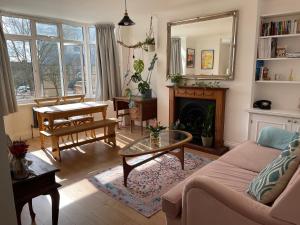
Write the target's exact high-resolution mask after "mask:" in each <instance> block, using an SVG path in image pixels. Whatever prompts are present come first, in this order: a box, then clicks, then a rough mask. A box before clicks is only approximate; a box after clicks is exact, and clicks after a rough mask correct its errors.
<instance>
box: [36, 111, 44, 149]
mask: <svg viewBox="0 0 300 225" xmlns="http://www.w3.org/2000/svg"><path fill="white" fill-rule="evenodd" d="M37 119H38V124H39V131H42V130H44V126H43V118H42V117H41V115H40V114H39V113H37ZM40 142H41V149H45V137H44V135H42V134H41V133H40Z"/></svg>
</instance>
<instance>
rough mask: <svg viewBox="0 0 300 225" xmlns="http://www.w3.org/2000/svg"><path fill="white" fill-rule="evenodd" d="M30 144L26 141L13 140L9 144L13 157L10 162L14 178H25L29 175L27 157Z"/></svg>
mask: <svg viewBox="0 0 300 225" xmlns="http://www.w3.org/2000/svg"><path fill="white" fill-rule="evenodd" d="M28 147H29V146H28V145H27V144H26V142H25V141H21V140H20V141H13V142H12V144H11V145H10V146H9V150H10V153H11V154H12V156H13V157H12V159H11V162H10V166H11V170H12V175H13V178H14V179H25V178H27V177H28V176H29V171H28V168H27V161H26V159H25V156H26V153H27V151H28Z"/></svg>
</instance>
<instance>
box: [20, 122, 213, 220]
mask: <svg viewBox="0 0 300 225" xmlns="http://www.w3.org/2000/svg"><path fill="white" fill-rule="evenodd" d="M139 137H140V133H139V129H138V128H135V130H134V132H133V133H132V134H131V133H130V132H129V129H127V128H122V129H121V130H118V131H117V144H118V146H119V147H124V146H125V145H126V144H128V143H129V142H131V141H133V140H135V139H137V138H139ZM28 143H29V144H30V150H31V152H32V153H33V154H35V155H37V156H38V157H40V158H42V159H43V160H45V161H47V162H49V163H51V164H54V165H56V166H57V167H58V168H60V170H61V172H59V173H58V174H57V177H56V179H57V181H58V182H59V183H60V184H62V187H61V188H60V190H59V192H60V200H61V201H60V215H59V225H164V224H165V218H164V214H163V213H162V212H158V213H157V214H155V215H154V216H152V217H151V218H150V219H147V218H146V217H144V216H142V215H140V214H139V213H137V212H136V211H134V210H133V209H131V208H129V207H127V206H126V205H124V204H122V203H120V202H119V201H116V200H114V199H113V198H111V197H109V196H108V195H106V194H104V193H103V192H101V191H100V190H98V189H97V188H95V187H94V186H93V185H92V184H91V183H90V182H89V181H88V180H87V179H88V178H89V177H90V176H92V175H93V174H95V173H97V172H99V171H102V170H105V169H108V168H111V167H114V166H116V165H118V164H121V160H120V157H119V156H118V148H115V149H113V148H111V147H110V146H108V145H106V144H104V143H103V142H97V143H92V144H88V145H85V146H82V147H78V148H76V149H70V150H65V151H63V152H62V163H58V162H55V161H53V160H52V158H51V157H50V156H49V155H48V154H47V153H45V152H44V151H42V150H40V142H39V139H38V138H34V139H32V140H29V141H28ZM188 151H192V152H194V153H196V154H199V155H202V156H204V157H207V158H211V159H215V158H216V157H215V156H213V155H209V154H206V153H201V152H199V151H194V150H188ZM33 208H34V211H35V213H36V222H35V223H31V219H30V216H29V211H28V206H27V205H26V206H25V207H24V209H23V212H22V225H30V224H31V225H32V224H37V225H50V224H52V223H51V221H52V220H51V200H50V198H49V197H47V196H41V197H38V198H35V199H34V200H33Z"/></svg>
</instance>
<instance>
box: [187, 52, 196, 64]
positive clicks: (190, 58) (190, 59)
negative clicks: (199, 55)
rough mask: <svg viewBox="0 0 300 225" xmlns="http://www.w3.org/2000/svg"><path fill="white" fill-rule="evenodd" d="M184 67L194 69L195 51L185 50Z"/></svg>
mask: <svg viewBox="0 0 300 225" xmlns="http://www.w3.org/2000/svg"><path fill="white" fill-rule="evenodd" d="M186 67H187V68H195V49H193V48H187V49H186Z"/></svg>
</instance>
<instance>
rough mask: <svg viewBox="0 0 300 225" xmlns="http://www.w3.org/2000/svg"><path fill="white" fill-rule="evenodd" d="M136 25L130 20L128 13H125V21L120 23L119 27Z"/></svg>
mask: <svg viewBox="0 0 300 225" xmlns="http://www.w3.org/2000/svg"><path fill="white" fill-rule="evenodd" d="M134 24H135V23H134V22H133V21H132V20H131V19H130V18H129V16H128V13H127V12H125V15H124V17H123V19H122V20H121V21H120V22H119V26H132V25H134Z"/></svg>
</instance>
